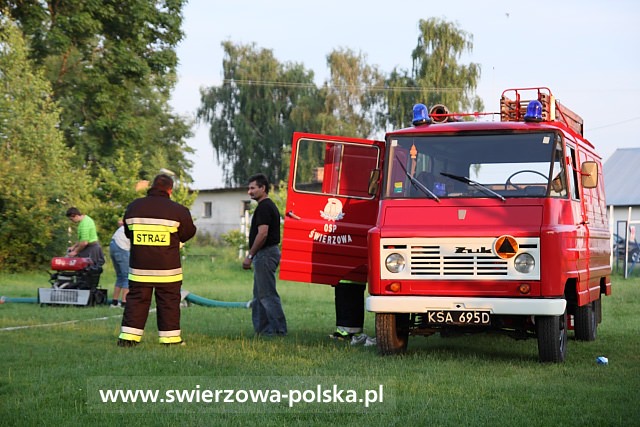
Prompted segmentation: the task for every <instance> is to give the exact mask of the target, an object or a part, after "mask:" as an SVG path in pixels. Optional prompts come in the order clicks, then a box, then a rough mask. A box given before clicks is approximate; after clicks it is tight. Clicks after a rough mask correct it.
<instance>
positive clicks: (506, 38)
mask: <svg viewBox="0 0 640 427" xmlns="http://www.w3.org/2000/svg"><path fill="white" fill-rule="evenodd" d="M432 17H435V18H440V19H443V20H445V21H448V22H452V23H455V24H456V26H457V27H458V29H460V30H462V31H464V32H466V33H468V34H469V35H470V36H471V38H472V42H473V49H472V51H471V52H470V53H468V54H465V55H464V56H463V57H462V58H460V59H459V63H462V64H468V63H471V62H473V63H476V64H479V65H480V66H481V79H480V82H479V84H478V87H477V88H476V93H477V95H479V96H480V97H481V98H482V99H483V101H484V105H485V110H486V111H499V100H500V95H501V94H502V91H503V90H505V89H509V88H517V87H538V86H544V87H548V88H550V89H551V91H552V93H553V94H554V95H555V96H556V98H557V99H558V100H559V101H560V102H561V103H562V104H563V105H565V106H566V107H568V108H569V109H571V110H573V111H574V112H575V113H577V114H578V115H580V116H581V117H582V118H583V119H584V129H585V131H584V133H585V137H586V138H587V139H588V140H589V141H591V143H593V144H594V145H595V146H596V149H597V150H598V152H599V153H600V154H601V155H602V157H603V159H604V160H605V161H606V159H607V158H608V157H610V156H611V154H613V152H614V151H615V150H616V149H621V148H637V147H640V138H638V137H637V136H636V135H637V134H638V132H636V128H640V106H639V104H640V102H639V101H640V81H639V80H640V2H638V1H637V0H609V1H605V0H580V1H575V0H555V1H551V0H537V1H517V2H516V1H513V0H510V1H505V0H485V1H469V0H458V1H455V2H450V1H434V0H422V1H406V0H395V1H392V2H389V1H387V2H382V1H380V0H369V1H362V0H322V1H314V2H311V1H305V0H269V1H264V0H232V1H229V0H189V3H188V4H187V5H186V7H185V9H184V22H183V31H184V33H185V37H184V39H183V41H182V42H181V43H180V45H179V46H178V49H177V53H178V59H179V66H178V82H177V85H176V88H175V90H174V92H173V95H172V99H171V105H172V107H173V109H174V112H176V113H178V114H181V115H184V116H188V117H191V118H194V117H195V112H196V110H197V108H198V107H199V106H200V89H201V88H208V87H211V86H218V85H220V84H221V83H222V77H223V74H222V59H223V50H222V46H221V43H222V42H223V41H227V40H230V41H232V42H233V43H235V44H249V43H255V44H256V46H257V47H258V48H264V49H270V50H272V51H273V54H274V56H275V58H276V59H277V60H278V61H280V62H282V63H284V62H295V63H302V64H303V65H304V67H305V68H306V69H310V70H313V71H314V74H315V81H316V83H317V84H318V85H321V84H322V83H323V82H324V81H325V80H327V79H328V74H329V70H328V68H327V64H326V58H327V55H328V54H329V53H330V52H331V51H332V50H334V49H338V48H349V49H351V50H353V51H354V52H361V53H363V54H364V55H366V58H367V62H368V63H369V64H371V65H377V66H378V68H379V69H380V70H381V71H383V72H384V73H389V72H390V71H392V70H393V69H394V68H396V67H397V68H398V69H407V70H410V69H411V51H412V50H413V49H414V48H415V47H416V45H417V40H418V36H419V31H418V23H419V21H420V19H428V18H432ZM636 107H638V109H636ZM208 132H209V129H208V126H207V125H206V124H200V125H196V127H194V137H193V138H191V139H189V141H188V143H189V145H190V146H191V147H192V148H193V149H194V150H195V154H194V155H192V156H189V159H191V160H192V161H193V162H194V167H193V169H192V171H191V174H192V177H193V178H194V185H193V188H194V189H200V190H201V189H214V188H222V187H224V184H223V181H222V169H221V167H220V165H219V164H218V162H217V160H216V156H215V153H214V151H213V148H212V147H211V142H210V141H209V136H208ZM345 136H349V135H345ZM383 138H384V135H382V134H381V135H375V139H383ZM639 166H640V165H639Z"/></svg>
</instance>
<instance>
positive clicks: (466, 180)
mask: <svg viewBox="0 0 640 427" xmlns="http://www.w3.org/2000/svg"><path fill="white" fill-rule="evenodd" d="M440 175H442V176H446V177H447V178H451V179H455V180H456V181H461V182H464V183H466V184H469V185H471V186H472V187H478V188H479V189H480V190H482V191H484V192H485V193H486V194H490V195H492V196H496V197H497V198H499V199H500V200H502V201H503V202H504V201H505V200H507V199H505V198H504V196H503V195H502V194H498V193H496V192H495V191H493V190H492V189H490V188H488V187H485V186H484V185H482V184H480V183H479V182H476V181H474V180H472V179H469V178H467V177H466V176H460V175H453V174H450V173H446V172H440Z"/></svg>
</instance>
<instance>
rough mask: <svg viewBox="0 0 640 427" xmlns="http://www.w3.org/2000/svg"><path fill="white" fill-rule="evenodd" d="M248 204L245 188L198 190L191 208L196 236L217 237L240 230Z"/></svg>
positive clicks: (249, 200)
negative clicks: (208, 206) (208, 209)
mask: <svg viewBox="0 0 640 427" xmlns="http://www.w3.org/2000/svg"><path fill="white" fill-rule="evenodd" d="M250 202H251V198H250V197H249V195H248V194H247V190H246V189H245V188H239V189H220V190H199V191H198V197H197V198H196V200H195V202H194V203H193V206H191V215H192V216H193V217H194V223H195V225H196V227H197V228H198V234H201V235H206V234H208V235H210V236H212V237H219V236H220V235H221V234H224V233H228V232H229V231H231V230H240V229H241V224H242V219H243V217H244V211H245V208H247V207H248V206H249V203H250ZM206 203H211V216H207V215H206Z"/></svg>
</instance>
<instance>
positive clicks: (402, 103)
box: [382, 18, 484, 127]
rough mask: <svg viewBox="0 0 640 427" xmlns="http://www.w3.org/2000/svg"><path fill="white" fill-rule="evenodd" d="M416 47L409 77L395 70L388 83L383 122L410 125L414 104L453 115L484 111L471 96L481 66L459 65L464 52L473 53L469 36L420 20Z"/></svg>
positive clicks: (440, 22)
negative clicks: (439, 107) (437, 106)
mask: <svg viewBox="0 0 640 427" xmlns="http://www.w3.org/2000/svg"><path fill="white" fill-rule="evenodd" d="M418 26H419V28H420V35H419V37H418V44H417V46H416V48H415V49H414V50H413V52H412V53H411V58H412V61H413V66H412V70H411V73H409V72H407V71H406V70H398V69H396V70H394V71H393V72H392V73H391V74H390V76H389V78H388V79H387V88H388V91H387V92H386V93H387V96H386V98H387V107H388V111H389V114H388V115H385V116H382V118H383V122H386V123H390V124H391V125H393V126H395V127H404V126H406V124H407V121H410V120H409V119H410V117H411V115H410V112H411V107H412V106H413V104H416V103H418V102H421V103H423V104H425V105H427V106H428V107H432V106H433V105H435V104H443V105H445V106H447V108H449V110H450V111H451V112H452V113H453V112H463V111H468V110H469V109H472V110H474V111H481V110H482V109H483V108H484V107H483V105H482V101H481V99H480V98H479V97H477V96H475V95H474V92H475V88H476V86H477V85H478V80H479V79H480V65H479V64H475V63H470V64H468V65H461V64H459V63H458V61H459V60H460V58H461V56H462V54H463V53H465V52H470V51H471V50H472V49H473V41H472V36H471V35H470V34H468V33H466V32H465V31H462V30H461V29H459V28H458V27H457V26H456V25H455V24H453V23H450V22H446V21H443V20H441V19H438V18H429V19H427V20H423V19H421V20H420V21H419V24H418Z"/></svg>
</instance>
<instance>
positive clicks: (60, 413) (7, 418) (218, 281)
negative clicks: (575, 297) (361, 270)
mask: <svg viewBox="0 0 640 427" xmlns="http://www.w3.org/2000/svg"><path fill="white" fill-rule="evenodd" d="M190 251H191V252H190V254H191V255H192V256H189V257H187V259H186V260H185V270H186V272H185V283H184V286H183V288H184V289H186V290H189V291H191V292H193V293H194V294H197V295H199V296H202V297H205V298H210V299H214V300H221V301H247V300H249V299H250V297H251V288H252V273H251V272H248V271H243V270H242V268H241V266H240V260H237V259H235V258H234V257H233V255H232V254H230V253H226V252H225V251H222V250H220V249H215V250H214V249H206V248H193V249H191V248H190ZM212 254H214V255H213V256H212ZM113 278H114V275H113V271H112V270H111V266H107V270H106V271H105V273H104V274H103V276H102V278H101V284H102V286H105V287H107V288H108V289H109V294H110V295H111V291H112V283H113ZM47 279H48V276H47V274H46V273H45V272H33V273H25V274H15V275H13V274H2V273H0V295H5V296H9V297H35V296H36V295H37V288H38V287H48V286H49V285H48V283H47ZM613 285H614V286H613V295H612V296H611V297H607V298H605V300H604V302H603V323H602V324H601V325H600V327H599V329H598V339H597V340H596V341H595V342H577V341H574V340H571V341H570V342H569V353H568V356H567V361H566V362H565V363H564V364H558V365H553V364H540V363H538V361H537V347H536V341H535V340H533V339H530V340H525V341H515V340H512V339H510V338H507V337H505V336H502V335H494V334H480V335H474V336H461V337H455V338H440V337H439V336H432V337H428V338H423V337H412V338H411V340H410V343H409V348H408V352H407V354H406V355H404V356H401V357H381V356H379V355H378V354H377V352H376V350H375V348H371V347H368V348H365V347H351V346H349V345H348V344H345V343H336V342H333V341H331V340H329V339H328V338H327V335H328V334H329V333H330V332H332V330H333V327H334V308H333V291H332V289H331V288H330V287H326V286H320V285H308V284H300V283H290V282H279V284H278V287H279V291H280V294H281V297H282V300H283V305H284V309H285V313H286V314H287V320H288V324H289V330H290V334H289V336H287V337H286V338H283V339H256V338H254V337H253V330H252V326H251V313H250V311H249V310H246V309H238V308H212V307H202V306H191V307H189V308H187V309H184V310H183V311H182V329H183V337H184V338H185V340H187V341H188V345H187V346H186V347H171V348H166V347H163V346H160V345H159V344H158V343H157V334H156V326H155V320H156V318H155V313H151V314H150V315H149V320H148V322H147V328H146V331H145V337H144V339H143V343H142V344H141V345H140V346H138V347H137V348H133V349H122V348H118V347H116V345H115V342H116V338H117V334H118V330H119V325H120V320H121V319H120V316H121V311H118V310H117V309H109V308H108V307H68V306H65V307H40V306H39V305H37V304H27V303H6V304H3V305H0V342H1V343H2V344H0V357H1V360H2V363H1V364H0V366H1V367H2V369H1V370H0V416H1V421H0V424H2V425H11V426H13V425H20V426H22V425H24V426H40V425H51V424H54V425H60V426H68V425H79V426H80V425H83V426H84V425H95V426H103V425H104V426H110V425H113V426H116V425H117V426H119V425H124V424H130V423H135V424H139V425H188V426H201V425H202V426H212V425H237V426H244V425H261V426H283V425H318V426H320V425H322V426H325V425H331V424H335V425H340V426H342V425H370V426H377V425H385V426H390V425H391V426H393V425H397V426H405V425H408V423H411V422H412V423H413V424H414V425H434V426H471V425H473V426H476V425H490V426H550V425H561V426H583V425H593V426H624V425H630V426H631V425H638V424H639V423H640V405H639V404H638V401H639V398H640V396H639V394H640V393H639V391H640V368H639V367H640V351H639V350H640V346H639V345H638V343H639V341H638V335H639V334H638V332H640V330H639V329H640V327H639V325H640V314H639V311H640V302H639V301H640V299H639V296H640V279H638V278H633V279H629V280H624V279H623V278H621V277H618V276H616V277H614V283H613ZM70 321H76V322H73V323H70ZM42 325H45V326H42ZM21 326H30V327H29V328H22V329H13V330H7V329H6V328H10V327H21ZM366 329H367V332H368V333H369V334H371V335H373V330H374V328H373V315H371V314H367V316H366ZM602 355H604V356H607V357H608V358H609V365H608V366H601V365H597V364H596V363H595V358H596V357H597V356H602ZM318 383H321V384H323V385H325V384H326V385H330V384H336V385H338V387H341V388H347V389H348V388H352V387H358V386H362V387H366V388H377V387H378V385H380V384H382V385H383V386H384V391H385V401H384V402H383V403H380V404H377V405H376V404H373V405H372V406H371V407H370V408H369V409H366V410H365V409H363V408H362V407H361V406H359V405H345V404H343V405H337V406H335V405H334V406H332V405H321V404H316V405H307V406H299V407H294V408H288V407H287V406H286V404H284V403H283V404H280V405H278V404H273V405H267V406H265V407H259V406H250V405H249V404H245V405H236V406H227V407H224V406H220V405H218V406H215V405H207V404H200V405H197V404H191V405H179V404H175V405H172V404H167V405H162V406H160V405H143V404H136V405H115V404H112V405H110V406H107V405H101V404H98V403H97V401H96V399H97V389H99V388H101V387H106V386H107V385H110V386H113V387H115V386H118V385H119V386H120V387H138V388H141V389H146V388H150V389H153V388H156V387H157V386H160V387H162V388H163V389H168V388H174V389H186V390H189V389H195V388H196V386H197V385H200V386H201V388H202V389H204V388H216V387H221V386H224V387H225V388H234V389H251V388H267V387H268V386H278V385H279V386H283V387H285V388H283V389H286V388H295V387H302V386H303V385H304V386H305V388H312V389H315V384H318ZM262 412H264V413H262Z"/></svg>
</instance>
